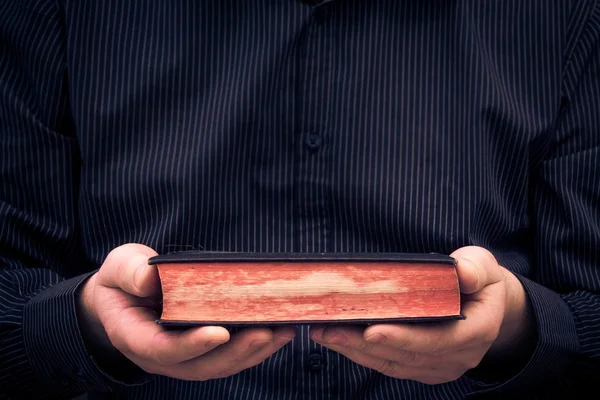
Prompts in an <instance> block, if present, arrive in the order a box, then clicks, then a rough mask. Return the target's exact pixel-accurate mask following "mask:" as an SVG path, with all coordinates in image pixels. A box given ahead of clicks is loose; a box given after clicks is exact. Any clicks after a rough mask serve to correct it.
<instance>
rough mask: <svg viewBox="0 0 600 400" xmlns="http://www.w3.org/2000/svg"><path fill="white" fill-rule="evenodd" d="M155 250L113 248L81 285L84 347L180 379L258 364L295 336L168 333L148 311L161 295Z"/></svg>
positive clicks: (287, 332) (212, 329)
mask: <svg viewBox="0 0 600 400" xmlns="http://www.w3.org/2000/svg"><path fill="white" fill-rule="evenodd" d="M155 255H156V252H155V251H154V250H152V249H150V248H148V247H146V246H143V245H139V244H127V245H124V246H121V247H118V248H116V249H115V250H113V251H112V252H111V253H110V254H109V255H108V257H107V258H106V260H105V262H104V264H103V265H102V267H101V268H100V270H99V271H98V272H97V273H96V274H94V275H93V276H92V277H91V278H90V279H89V280H88V281H87V282H86V284H85V286H84V288H83V290H82V293H81V296H80V299H79V302H78V306H79V320H80V322H81V323H82V325H83V326H82V328H83V332H84V335H87V338H86V339H87V340H86V342H87V343H91V344H93V345H94V346H95V350H96V352H100V353H102V354H104V356H105V357H109V356H110V355H111V353H112V355H115V354H119V353H122V354H123V355H125V356H126V357H127V358H129V359H130V360H131V361H133V362H134V363H135V364H137V365H138V366H140V367H141V368H142V369H144V370H145V371H147V372H150V373H153V374H161V375H167V376H170V377H173V378H178V379H185V380H207V379H214V378H222V377H226V376H229V375H233V374H236V373H238V372H240V371H242V370H244V369H246V368H250V367H252V366H254V365H257V364H259V363H261V362H262V361H263V360H265V359H266V358H267V357H269V356H270V355H271V354H273V353H274V352H276V351H277V350H279V349H280V348H281V347H282V346H283V345H285V344H286V343H288V342H289V341H290V340H292V339H293V337H294V334H295V332H294V330H293V329H292V328H279V329H274V330H271V329H266V328H256V329H247V330H244V331H241V332H238V333H236V334H233V335H232V336H231V337H230V335H229V332H228V331H227V330H226V329H225V328H223V327H216V326H207V327H197V328H192V329H188V330H183V331H168V330H165V329H164V328H162V327H161V326H159V325H157V324H156V322H155V320H156V317H157V316H156V313H155V311H154V310H153V307H154V306H155V305H156V299H157V298H158V296H159V295H160V282H159V278H158V272H157V269H156V266H151V265H148V258H150V257H152V256H155Z"/></svg>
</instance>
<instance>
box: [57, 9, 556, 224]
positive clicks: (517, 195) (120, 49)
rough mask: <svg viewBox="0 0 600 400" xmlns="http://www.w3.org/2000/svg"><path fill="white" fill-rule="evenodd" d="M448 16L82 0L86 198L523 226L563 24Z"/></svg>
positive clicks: (71, 43) (528, 13) (481, 14)
mask: <svg viewBox="0 0 600 400" xmlns="http://www.w3.org/2000/svg"><path fill="white" fill-rule="evenodd" d="M432 3H434V2H423V3H420V2H419V3H417V2H393V1H389V2H383V1H382V2H341V1H340V2H331V3H328V4H325V5H323V6H321V7H317V8H315V7H311V6H308V5H306V4H303V3H301V2H294V1H289V2H278V3H273V4H269V5H267V4H261V3H260V2H256V3H255V2H250V3H249V2H240V4H237V5H236V6H233V5H232V4H229V3H227V4H221V2H185V3H183V2H181V3H180V2H161V1H155V2H117V1H115V2H111V1H107V2H102V3H98V2H91V1H90V2H86V1H83V2H71V3H69V2H67V4H66V6H65V7H66V8H65V20H66V39H67V42H68V49H69V66H68V69H69V85H70V91H71V93H72V98H71V102H72V110H73V115H74V119H75V123H76V126H77V132H78V139H79V143H80V146H81V156H82V162H83V164H82V194H83V196H84V197H86V198H87V200H86V201H88V202H89V204H90V205H91V204H93V205H94V206H99V207H104V208H109V209H110V208H111V207H114V208H117V207H122V204H136V203H138V202H139V201H140V197H141V196H144V195H146V194H147V193H146V192H144V190H146V189H147V188H157V187H158V188H164V190H163V192H164V193H168V195H167V194H165V195H166V196H169V197H172V198H176V199H179V200H178V201H179V202H181V204H183V206H184V208H185V207H188V208H189V207H192V206H198V204H197V203H194V201H193V198H195V196H193V195H192V193H196V192H207V191H210V192H213V193H215V196H214V197H212V198H210V197H203V200H202V204H201V205H202V206H208V208H210V209H214V208H215V207H216V206H215V205H214V204H212V205H210V204H208V205H207V203H210V202H213V201H214V202H218V201H222V199H225V198H226V199H227V201H228V202H229V203H230V207H231V209H230V212H232V213H233V214H239V213H243V210H244V209H245V208H244V207H246V203H247V201H248V199H249V198H250V199H254V200H253V201H255V202H256V203H257V204H259V203H261V201H263V200H260V199H265V198H269V196H271V197H273V198H275V197H276V198H277V199H278V201H280V202H284V203H286V202H287V203H289V204H287V206H286V207H289V208H293V209H298V204H304V205H305V206H306V209H305V210H304V211H299V213H300V214H303V213H304V214H306V215H309V214H310V215H312V216H313V217H314V216H315V215H317V216H318V214H319V212H325V211H324V210H326V209H335V210H337V211H338V212H339V213H340V214H346V213H357V212H359V213H362V212H365V213H373V215H375V214H378V213H379V214H380V216H379V217H378V218H379V219H381V220H382V221H383V220H385V219H386V218H388V217H389V213H387V212H385V211H382V210H385V209H386V207H391V208H390V209H394V210H398V209H400V208H401V207H403V206H408V207H409V208H411V209H413V210H414V209H415V207H416V208H418V209H419V210H420V212H427V210H430V211H431V210H433V209H436V210H437V208H438V207H440V205H439V203H440V199H446V201H445V204H446V207H448V210H449V212H451V211H454V212H458V213H459V214H460V215H461V217H462V218H464V219H465V221H467V224H468V221H470V220H472V216H469V215H468V214H469V212H468V211H467V210H466V208H468V207H467V206H466V204H467V203H466V202H465V201H464V199H467V198H468V199H472V200H473V202H474V204H477V205H478V207H483V208H485V207H486V206H485V204H487V203H489V202H490V201H492V200H490V199H491V197H494V198H495V200H493V201H497V202H499V204H500V205H499V207H500V208H512V209H515V214H516V215H519V214H522V213H524V212H525V208H526V204H525V203H526V198H527V187H526V184H527V179H528V175H527V174H528V169H529V167H530V165H531V163H532V162H535V160H532V159H531V157H530V151H531V146H532V143H535V144H536V146H539V145H540V144H541V145H542V147H543V144H544V142H547V141H548V140H549V137H550V134H551V129H552V128H551V127H552V124H553V122H554V120H555V118H556V116H557V109H558V104H559V101H560V83H561V82H560V76H561V68H562V49H561V47H560V46H561V38H562V36H563V31H562V30H563V28H562V27H561V25H560V24H558V25H556V24H554V25H553V26H552V29H550V24H553V22H554V21H556V20H558V13H559V11H558V10H553V9H552V7H549V8H550V9H549V10H548V9H547V10H545V13H546V14H540V13H539V10H538V9H536V6H535V5H530V7H528V8H527V7H524V6H522V5H519V2H514V5H513V7H507V6H506V5H504V6H503V7H502V8H500V7H495V3H494V2H486V4H485V5H483V4H480V2H469V1H463V2H454V3H452V4H448V3H445V2H440V4H432ZM442 3H443V4H442ZM543 6H544V5H543V4H540V6H539V7H543ZM480 8H483V9H480ZM498 12H505V13H512V14H513V15H512V18H508V17H510V16H505V17H506V18H505V17H503V18H499V17H498V15H497V13H498ZM553 12H554V13H556V14H557V16H556V17H555V18H548V15H547V13H553ZM517 17H519V18H521V19H522V20H523V21H524V22H526V23H523V24H512V23H511V24H506V23H503V24H500V23H498V22H497V21H515V18H517ZM115 180H117V181H118V184H117V186H119V187H123V188H128V189H127V190H123V191H116V192H115V191H106V190H105V188H106V185H107V182H109V181H110V182H111V184H115V183H114V182H115ZM116 193H119V194H118V195H116ZM493 193H495V194H493ZM492 194H493V196H492ZM211 199H212V200H211ZM390 199H391V200H390ZM390 201H391V204H392V205H391V206H390V205H386V204H388V202H390ZM267 203H268V202H267ZM267 203H264V201H263V203H262V204H267ZM269 204H270V203H269ZM90 207H91V206H90ZM269 207H270V208H269ZM269 207H268V208H269V210H272V209H273V207H271V206H269ZM260 208H261V207H259V206H257V208H255V209H253V212H254V213H256V212H257V209H260ZM475 208H477V207H475ZM269 210H263V211H264V213H265V214H270V213H271V211H269ZM319 210H321V211H319ZM461 210H462V211H461ZM471 211H472V210H471ZM226 214H227V213H225V212H224V213H223V216H225V215H226ZM259 214H260V213H259ZM405 222H406V223H407V221H405ZM413 225H418V224H417V223H416V222H415V223H413ZM425 234H426V232H425Z"/></svg>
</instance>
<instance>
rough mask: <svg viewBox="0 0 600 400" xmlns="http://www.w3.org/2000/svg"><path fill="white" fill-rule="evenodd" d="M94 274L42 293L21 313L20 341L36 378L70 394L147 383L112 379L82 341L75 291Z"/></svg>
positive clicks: (143, 379)
mask: <svg viewBox="0 0 600 400" xmlns="http://www.w3.org/2000/svg"><path fill="white" fill-rule="evenodd" d="M93 273H94V272H91V273H89V274H85V275H81V276H78V277H75V278H72V279H69V280H66V281H62V282H60V283H58V284H56V285H54V286H52V287H49V288H47V289H44V290H42V291H41V292H40V293H38V294H37V295H36V296H35V297H33V298H32V299H31V300H30V301H29V302H28V303H27V304H26V305H25V308H24V310H23V340H24V343H25V350H26V353H27V356H28V358H29V361H30V363H31V366H32V368H33V370H34V371H35V373H36V374H38V376H41V377H43V378H44V379H45V380H46V381H48V382H49V383H50V384H52V385H53V386H55V387H63V388H65V389H66V388H67V387H68V389H69V391H70V392H75V391H76V392H88V391H95V392H110V391H111V388H112V387H114V386H115V385H124V386H136V385H140V384H143V383H144V382H146V381H148V380H150V379H151V376H150V374H136V376H135V378H133V379H132V380H131V381H127V382H123V381H120V380H118V379H115V378H114V377H113V376H111V375H110V374H109V373H107V372H106V371H104V370H102V369H101V368H100V367H99V366H98V364H97V363H96V362H95V360H94V359H93V357H91V356H90V355H89V353H88V350H87V348H86V346H85V343H84V341H83V337H82V334H81V330H80V329H79V324H78V320H77V310H76V301H77V298H76V296H77V291H78V289H79V288H80V286H81V285H82V284H83V283H84V282H85V281H86V280H87V279H88V278H89V277H90V276H92V275H93Z"/></svg>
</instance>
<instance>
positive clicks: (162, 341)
mask: <svg viewBox="0 0 600 400" xmlns="http://www.w3.org/2000/svg"><path fill="white" fill-rule="evenodd" d="M155 320H156V316H155V315H154V313H153V312H152V311H151V310H149V309H146V308H142V307H130V308H126V309H124V310H122V311H121V312H119V314H118V315H117V316H116V317H115V318H113V319H111V320H110V323H108V324H106V325H105V329H106V332H107V334H108V337H109V339H110V340H111V343H112V344H113V346H115V347H116V348H117V349H118V350H120V351H121V352H122V353H123V354H125V355H126V356H128V357H129V356H131V357H135V358H136V359H138V360H144V362H145V363H149V364H157V365H162V366H168V365H173V364H177V363H180V362H184V361H187V360H190V359H193V358H196V357H198V356H201V355H202V354H205V353H207V352H209V351H210V350H212V349H214V348H215V347H217V346H219V345H221V344H223V343H226V342H227V341H228V340H229V338H230V337H229V332H228V331H227V330H226V329H225V328H222V327H216V326H206V327H197V328H190V329H187V330H182V331H168V330H166V329H164V328H163V327H161V326H160V325H158V324H157V323H156V322H155Z"/></svg>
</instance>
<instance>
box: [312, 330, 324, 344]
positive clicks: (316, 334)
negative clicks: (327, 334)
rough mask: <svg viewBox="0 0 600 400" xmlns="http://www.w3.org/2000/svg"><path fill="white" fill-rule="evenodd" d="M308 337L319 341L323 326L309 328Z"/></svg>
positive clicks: (321, 336) (321, 337)
mask: <svg viewBox="0 0 600 400" xmlns="http://www.w3.org/2000/svg"><path fill="white" fill-rule="evenodd" d="M310 338H311V339H312V340H314V341H317V342H321V341H322V340H323V328H315V329H314V330H313V329H311V332H310Z"/></svg>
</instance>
